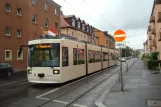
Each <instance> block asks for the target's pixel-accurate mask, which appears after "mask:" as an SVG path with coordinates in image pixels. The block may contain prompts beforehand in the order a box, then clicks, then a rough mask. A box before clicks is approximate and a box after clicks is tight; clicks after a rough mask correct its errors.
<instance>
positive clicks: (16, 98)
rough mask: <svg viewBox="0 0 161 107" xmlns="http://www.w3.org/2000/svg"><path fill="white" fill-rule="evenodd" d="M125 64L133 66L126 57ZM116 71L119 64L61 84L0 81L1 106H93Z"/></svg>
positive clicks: (115, 78)
mask: <svg viewBox="0 0 161 107" xmlns="http://www.w3.org/2000/svg"><path fill="white" fill-rule="evenodd" d="M128 63H129V66H132V64H133V60H129V61H128ZM125 64H126V63H124V64H123V66H124V67H123V71H126V65H125ZM118 71H119V66H114V67H111V68H108V69H105V70H103V71H100V72H97V73H95V74H92V75H89V76H88V77H85V78H82V79H79V80H77V81H73V82H71V83H67V84H62V85H51V84H50V85H45V84H30V83H28V82H27V81H26V80H24V78H22V80H20V81H18V82H15V83H14V81H13V82H12V83H11V84H7V83H6V81H4V83H5V84H4V83H1V84H2V85H1V91H0V92H1V95H0V100H1V105H2V106H3V107H17V106H20V107H37V106H42V107H52V106H53V105H54V106H56V107H64V106H66V105H70V106H71V105H73V106H79V105H82V106H87V107H90V106H91V107H93V106H95V103H94V102H95V101H96V100H97V99H98V98H99V96H101V94H102V93H103V91H104V90H105V87H108V84H111V83H110V81H111V82H112V81H117V80H118ZM13 78H14V77H13ZM25 78H26V77H25ZM112 78H114V80H112ZM109 87H110V85H109Z"/></svg>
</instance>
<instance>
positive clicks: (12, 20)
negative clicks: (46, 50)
mask: <svg viewBox="0 0 161 107" xmlns="http://www.w3.org/2000/svg"><path fill="white" fill-rule="evenodd" d="M60 8H61V7H60V5H58V4H56V3H55V2H53V1H52V0H1V1H0V15H1V18H0V23H1V26H0V62H7V63H9V64H11V65H12V66H13V67H14V68H15V69H16V70H20V69H26V67H27V49H23V53H22V55H21V56H20V57H18V49H19V47H20V45H22V44H24V45H26V44H27V43H28V41H29V40H33V39H36V38H40V35H41V34H42V30H41V27H42V28H43V29H45V30H47V29H48V28H49V27H52V28H54V29H56V30H57V32H58V33H60Z"/></svg>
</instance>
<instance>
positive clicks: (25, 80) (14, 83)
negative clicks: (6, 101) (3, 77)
mask: <svg viewBox="0 0 161 107" xmlns="http://www.w3.org/2000/svg"><path fill="white" fill-rule="evenodd" d="M22 81H27V80H22ZM22 81H16V82H10V83H6V84H2V85H0V87H2V86H6V85H10V84H15V83H19V82H22Z"/></svg>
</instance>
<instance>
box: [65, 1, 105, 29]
mask: <svg viewBox="0 0 161 107" xmlns="http://www.w3.org/2000/svg"><path fill="white" fill-rule="evenodd" d="M64 2H65V3H66V4H68V5H70V6H71V7H73V8H74V9H75V10H77V11H78V12H79V13H81V14H82V15H83V16H86V15H85V14H84V13H82V12H81V11H80V10H78V9H77V8H76V7H75V6H73V5H71V4H69V3H68V2H67V1H66V0H64ZM90 21H92V22H93V23H95V24H96V25H97V22H95V21H93V20H90ZM101 27H102V26H101ZM103 28H104V27H103ZM104 29H106V28H104Z"/></svg>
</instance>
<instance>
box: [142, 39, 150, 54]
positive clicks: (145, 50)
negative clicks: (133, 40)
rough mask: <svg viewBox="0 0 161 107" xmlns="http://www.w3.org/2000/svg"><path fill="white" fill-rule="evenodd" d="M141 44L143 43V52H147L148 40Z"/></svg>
mask: <svg viewBox="0 0 161 107" xmlns="http://www.w3.org/2000/svg"><path fill="white" fill-rule="evenodd" d="M143 45H144V53H149V46H148V40H146V42H144V43H143Z"/></svg>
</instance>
